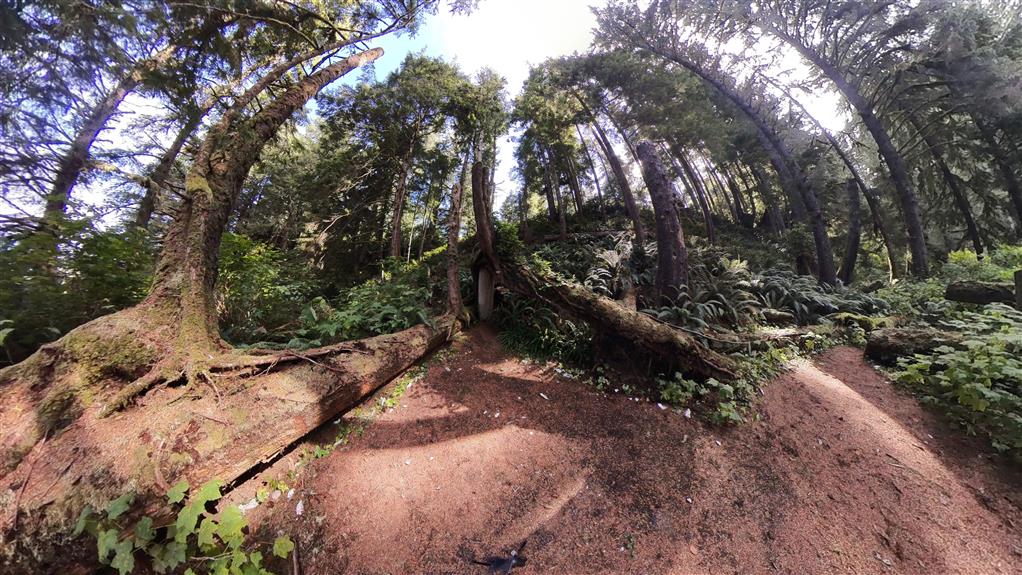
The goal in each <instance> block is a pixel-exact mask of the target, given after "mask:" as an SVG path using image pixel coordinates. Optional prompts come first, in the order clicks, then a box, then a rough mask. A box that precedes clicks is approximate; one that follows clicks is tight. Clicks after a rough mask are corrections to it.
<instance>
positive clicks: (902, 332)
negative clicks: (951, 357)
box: [866, 327, 962, 365]
mask: <svg viewBox="0 0 1022 575" xmlns="http://www.w3.org/2000/svg"><path fill="white" fill-rule="evenodd" d="M961 339H962V338H961V336H960V335H958V334H956V333H955V332H948V331H941V330H937V329H933V328H913V327H892V328H884V329H878V330H875V331H873V332H871V333H870V334H869V337H868V339H867V340H866V357H868V358H870V359H872V360H873V361H875V362H877V363H880V364H884V365H894V364H895V363H897V361H898V358H899V357H910V356H912V355H914V354H917V353H926V352H928V351H933V350H934V349H936V348H938V347H940V346H942V345H950V346H957V345H958V344H959V342H960V341H961Z"/></svg>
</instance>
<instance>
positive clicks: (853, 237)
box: [840, 180, 862, 286]
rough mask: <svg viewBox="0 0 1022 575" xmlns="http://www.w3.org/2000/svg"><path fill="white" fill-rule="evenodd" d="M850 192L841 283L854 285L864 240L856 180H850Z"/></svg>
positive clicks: (847, 186) (848, 185)
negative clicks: (856, 263)
mask: <svg viewBox="0 0 1022 575" xmlns="http://www.w3.org/2000/svg"><path fill="white" fill-rule="evenodd" d="M845 188H846V190H847V192H848V242H847V243H846V244H845V257H844V260H843V261H842V262H841V274H840V276H841V277H840V279H841V283H843V284H844V285H846V286H847V285H852V280H853V279H854V277H855V261H856V260H857V259H858V257H859V244H860V241H861V239H862V204H861V203H860V202H859V185H858V184H856V183H855V180H848V184H847V185H846V186H845Z"/></svg>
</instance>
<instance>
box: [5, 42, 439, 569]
mask: <svg viewBox="0 0 1022 575" xmlns="http://www.w3.org/2000/svg"><path fill="white" fill-rule="evenodd" d="M382 54H383V51H382V50H381V49H373V50H368V51H365V52H362V53H359V54H356V55H353V56H351V57H349V58H346V59H344V60H341V61H338V62H336V63H334V64H332V65H330V66H327V67H324V68H322V69H321V70H319V71H318V72H316V73H314V74H312V75H310V76H308V77H306V78H304V79H302V80H301V81H298V82H297V83H295V84H294V85H293V86H291V87H290V88H288V89H287V90H285V91H284V92H283V93H282V94H281V95H280V96H278V97H277V98H275V99H274V100H273V101H271V102H269V103H268V104H267V105H266V106H264V107H263V108H262V109H261V110H260V111H259V112H257V113H256V114H254V115H253V116H251V117H250V118H248V119H245V120H241V119H239V118H240V114H237V115H233V116H232V117H233V118H234V120H235V121H230V122H229V121H226V120H225V119H224V118H222V119H221V121H220V122H218V123H217V125H215V126H214V127H213V128H212V129H211V130H210V132H209V134H208V135H207V137H206V139H205V141H204V142H203V144H202V146H201V147H200V150H199V152H198V154H197V156H196V159H195V162H194V165H193V166H192V168H191V170H190V171H189V174H188V178H187V180H186V184H185V188H186V198H185V201H184V202H183V205H182V207H181V211H180V213H179V214H178V215H177V217H176V218H175V220H174V222H173V223H172V224H171V226H170V228H169V230H168V232H167V235H166V237H165V239H164V249H163V253H162V255H161V257H160V260H159V264H158V266H157V270H156V274H155V278H154V284H153V288H152V290H151V292H150V294H149V296H148V297H147V298H146V299H145V300H144V301H143V302H142V303H140V304H139V305H137V306H135V307H133V308H129V309H126V310H123V311H120V312H117V313H115V314H111V315H108V316H104V317H101V318H99V319H96V320H93V321H91V322H89V323H86V324H84V325H82V326H80V327H78V328H76V329H75V330H73V331H72V332H70V333H68V334H67V335H66V336H64V337H63V338H61V339H60V340H58V341H56V342H54V343H51V344H48V345H46V346H44V347H43V348H41V349H40V350H39V351H38V352H37V353H35V354H33V355H32V356H31V357H30V358H29V359H27V360H25V361H24V362H22V363H20V364H18V365H15V366H12V367H10V368H7V369H5V370H3V371H2V372H0V388H2V389H3V393H4V398H5V402H4V404H3V405H0V430H2V431H0V433H2V435H0V455H2V458H0V461H2V464H3V467H2V469H3V472H4V477H3V478H0V487H2V488H3V489H4V490H7V489H11V488H12V486H13V485H15V482H21V483H22V484H24V483H26V482H27V483H30V485H28V486H26V487H31V484H34V485H35V486H34V488H32V489H27V488H26V489H23V490H22V493H23V495H24V497H22V498H21V500H20V501H19V502H17V504H18V505H20V506H22V507H25V508H27V509H29V510H31V515H30V516H31V520H32V521H33V523H34V529H35V530H36V532H35V533H33V544H34V545H57V546H59V545H66V544H67V543H68V541H67V539H66V534H67V529H68V522H69V521H73V519H74V516H76V515H77V512H78V511H79V510H80V509H81V507H82V506H83V505H84V504H85V503H87V502H88V503H93V504H101V503H102V502H103V501H106V500H109V499H110V498H112V497H114V496H116V495H118V494H119V493H118V492H120V491H122V490H124V489H126V488H127V487H134V488H135V490H136V491H137V492H138V493H139V494H140V495H141V496H143V498H149V501H152V500H153V499H156V498H158V497H159V496H160V495H162V493H163V492H164V491H165V487H163V486H161V483H165V480H164V479H165V478H166V477H168V476H169V477H172V478H173V479H171V480H172V481H173V480H176V479H178V478H180V477H187V478H188V479H189V480H190V481H193V482H201V481H204V480H208V479H211V478H213V477H220V478H221V479H225V480H228V481H232V480H234V479H236V478H237V477H239V476H240V475H241V474H242V473H243V472H245V471H247V470H248V469H250V468H251V467H252V466H253V465H255V464H256V463H258V461H259V460H261V459H264V458H266V457H269V456H270V455H271V454H272V453H274V452H277V451H279V450H280V449H283V448H285V447H286V446H287V445H289V444H290V443H291V442H292V441H293V440H294V439H296V438H297V437H300V436H301V435H304V434H305V433H307V432H308V431H310V430H311V429H313V428H314V427H315V426H316V425H318V423H319V422H322V421H325V420H326V418H329V417H331V416H332V414H333V413H336V410H337V409H341V408H343V407H344V406H346V405H350V404H351V402H352V401H355V400H357V398H359V397H361V396H362V395H364V394H365V393H367V390H368V389H369V388H371V387H375V386H378V385H379V384H382V383H384V382H385V380H386V379H389V378H390V377H393V376H394V375H396V374H397V373H398V372H399V371H400V370H401V369H403V368H404V367H407V365H408V363H409V362H410V361H414V360H416V359H418V358H419V357H420V356H421V354H422V353H423V352H424V351H423V350H424V349H431V348H432V347H433V346H435V345H437V342H438V341H440V340H442V339H446V337H447V334H448V333H449V330H450V329H453V325H454V322H453V319H452V318H446V319H442V320H440V321H437V322H435V325H436V326H437V330H434V329H432V328H429V327H426V326H420V327H419V328H413V330H411V331H410V332H407V333H405V334H395V335H391V336H383V337H382V338H378V339H375V340H367V341H365V342H355V343H352V344H341V345H338V346H331V347H328V348H323V349H320V350H313V351H309V352H303V353H301V354H297V353H293V352H284V353H279V354H272V355H270V356H258V355H256V356H251V355H249V356H246V355H242V354H236V353H225V351H226V346H225V344H224V343H223V342H222V341H221V340H220V337H219V333H218V329H217V318H216V314H215V307H214V301H213V287H214V284H215V282H216V275H217V254H218V252H219V247H220V241H221V238H222V234H223V232H224V228H225V226H226V223H227V220H228V217H229V215H230V213H231V209H232V207H233V205H234V203H235V202H236V200H237V196H238V194H239V191H240V189H241V185H242V182H243V180H244V178H245V176H246V175H247V173H248V171H249V169H250V168H251V166H252V164H253V163H254V162H255V161H256V159H257V157H258V154H259V151H260V150H261V149H262V147H263V146H264V144H265V143H266V142H267V141H269V140H270V138H272V137H273V136H274V134H275V133H276V132H277V130H278V129H279V128H280V126H281V125H282V124H283V123H284V122H285V121H286V120H287V119H288V118H289V117H290V116H291V115H292V114H293V113H294V112H295V111H296V110H297V109H298V108H300V107H301V106H303V105H304V104H305V103H306V102H307V101H308V100H309V99H311V98H312V97H313V96H314V95H315V94H316V93H317V92H318V91H319V90H320V89H321V88H322V87H323V86H325V85H326V84H328V83H330V82H332V81H334V80H336V79H337V78H339V77H341V76H343V75H344V74H346V73H348V72H350V71H351V70H353V69H355V68H357V67H358V66H361V65H363V64H366V63H368V62H372V61H374V60H376V59H377V58H379V57H380V56H381V55H382ZM225 118H227V115H225ZM384 342H385V343H384ZM381 346H382V347H381ZM395 350H398V353H394V352H395ZM400 350H407V351H400ZM377 352H379V354H380V355H377ZM314 357H319V358H323V357H329V358H334V359H336V361H334V362H332V364H324V363H322V362H319V361H316V360H315V359H312V358H314ZM295 362H300V363H297V364H296V363H295ZM306 362H307V363H306ZM308 364H312V367H310V366H309V365H308ZM296 365H297V366H298V368H299V371H302V373H295V372H292V371H291V369H292V368H294V366H296ZM285 366H288V367H286V368H285ZM310 370H311V371H310ZM316 373H318V374H319V375H318V378H317V377H316V375H315V374H316ZM342 374H343V375H342ZM253 376H254V377H259V378H263V379H262V380H261V382H260V384H259V385H249V386H245V385H243V384H240V381H239V379H244V378H250V377H253ZM181 380H184V381H187V382H189V383H190V384H191V385H190V386H189V387H188V388H187V389H181V388H163V389H161V390H160V391H158V392H157V393H158V394H159V393H165V392H169V393H174V394H177V395H181V396H184V395H187V396H188V397H189V399H187V400H185V403H182V404H179V405H171V404H170V403H168V401H167V400H168V399H169V398H168V397H166V396H164V397H162V398H161V399H155V398H148V397H147V398H146V400H145V401H143V403H142V404H141V405H140V406H139V405H136V406H134V407H133V408H132V412H131V413H130V414H125V415H115V416H114V417H107V416H108V415H112V414H116V413H117V411H119V410H120V409H121V408H123V407H125V406H127V405H129V404H131V403H132V402H134V401H135V400H137V399H138V398H139V397H143V395H144V394H146V393H147V392H149V391H150V390H152V389H153V388H154V387H157V386H159V385H160V384H162V383H169V382H173V381H181ZM220 386H229V388H230V389H231V393H230V394H228V395H227V396H226V398H225V396H224V395H223V394H221V392H220V389H221V387H220ZM206 388H209V389H210V390H211V392H212V393H203V390H205V389H206ZM301 389H305V390H307V391H308V393H309V395H310V399H309V400H308V401H299V402H298V403H299V407H295V406H294V405H292V403H293V402H292V400H291V399H289V398H290V397H294V395H295V394H296V392H299V391H301ZM268 390H269V392H270V393H272V394H273V395H272V397H274V398H276V400H277V402H276V403H275V404H274V405H276V407H273V408H270V409H266V408H265V407H261V408H260V409H258V410H254V411H252V412H247V411H246V410H245V407H246V406H248V407H250V406H251V405H252V404H253V403H254V402H256V401H259V397H260V394H261V393H263V392H267V391H268ZM273 390H276V392H273ZM277 394H279V395H277ZM195 397H197V399H194V398H195ZM182 399H184V398H183V397H182ZM175 401H177V400H175ZM260 405H265V404H260ZM187 406H192V407H194V408H197V409H199V410H201V411H200V412H195V411H192V410H188V409H184V408H185V407H187ZM217 409H219V410H220V411H219V412H218V414H217V415H212V416H208V415H207V416H201V413H202V412H206V413H208V412H210V411H211V410H217ZM206 419H209V420H210V421H212V423H204V422H202V421H200V420H206ZM140 422H144V424H142V425H140ZM218 426H222V427H218ZM203 430H205V431H203ZM56 432H59V435H57V436H55V437H54V434H55V433H56ZM47 438H49V440H48V441H47ZM203 438H207V439H208V441H205V442H204V441H203ZM214 438H215V439H214ZM163 450H166V454H167V456H168V459H171V456H173V458H172V459H173V462H174V463H173V464H172V465H171V466H170V467H169V468H167V469H164V470H161V467H162V461H163V459H162V453H161V452H162V451H163ZM30 452H33V455H32V459H31V460H30V461H29V460H27V459H26V454H28V453H30ZM40 462H45V463H43V465H44V467H45V468H48V470H47V471H46V472H45V473H48V474H44V471H43V470H39V469H36V470H35V471H33V468H34V467H37V464H38V463H40ZM58 466H64V467H63V469H60V468H58ZM11 504H12V502H5V503H4V504H3V505H5V506H9V505H11ZM26 532H30V531H25V530H22V531H21V532H19V533H18V534H15V536H22V537H23V536H25V533H26ZM4 548H5V549H8V548H13V549H17V544H14V545H12V546H10V547H7V546H4ZM51 556H52V554H51ZM25 558H26V559H30V557H25ZM36 560H38V559H36Z"/></svg>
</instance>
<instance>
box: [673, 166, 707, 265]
mask: <svg viewBox="0 0 1022 575" xmlns="http://www.w3.org/2000/svg"><path fill="white" fill-rule="evenodd" d="M672 151H673V152H674V157H675V158H676V159H677V160H678V162H680V163H681V168H682V170H684V171H685V175H686V176H688V179H689V182H691V184H692V188H693V189H694V190H695V195H696V200H697V201H698V204H699V210H700V211H701V212H702V213H703V223H705V224H706V239H708V240H709V241H710V245H717V227H716V226H715V225H713V213H712V212H711V211H710V204H709V202H707V201H706V193H705V191H704V190H703V186H702V181H701V180H699V179H698V178H697V177H696V174H695V170H693V169H692V164H691V163H689V161H688V156H687V155H686V154H685V151H684V150H681V149H674V150H672Z"/></svg>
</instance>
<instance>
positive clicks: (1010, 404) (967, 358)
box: [896, 304, 1022, 456]
mask: <svg viewBox="0 0 1022 575" xmlns="http://www.w3.org/2000/svg"><path fill="white" fill-rule="evenodd" d="M943 324H944V326H945V327H946V328H948V329H953V330H956V331H959V332H961V333H963V334H965V336H966V339H965V340H964V341H963V342H962V348H961V349H956V348H953V347H950V346H941V347H938V348H937V349H935V350H934V351H933V352H931V353H929V354H919V355H915V356H913V357H911V358H902V359H901V360H900V361H899V366H900V368H901V371H900V372H898V374H897V375H896V379H897V381H898V382H900V383H902V384H904V385H906V386H908V387H909V388H910V389H911V390H912V391H913V392H915V393H916V394H917V395H919V396H920V397H921V399H922V401H924V402H925V403H929V404H931V405H934V406H936V407H937V408H939V409H941V410H943V411H944V412H945V413H947V414H948V415H949V416H950V417H951V418H952V419H954V420H956V421H958V422H959V423H961V424H962V425H963V426H965V428H966V429H968V430H969V431H970V432H971V433H982V434H983V435H985V436H987V437H989V438H990V441H991V443H992V444H993V446H994V447H995V448H996V449H998V450H1000V451H1010V452H1012V453H1014V454H1015V455H1016V456H1018V455H1022V312H1019V311H1017V310H1014V309H1012V308H1010V307H1008V306H1005V305H1001V304H991V305H988V306H985V307H984V308H983V309H982V310H981V311H979V312H962V313H961V314H960V315H959V317H958V319H955V320H947V321H945V322H943Z"/></svg>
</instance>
